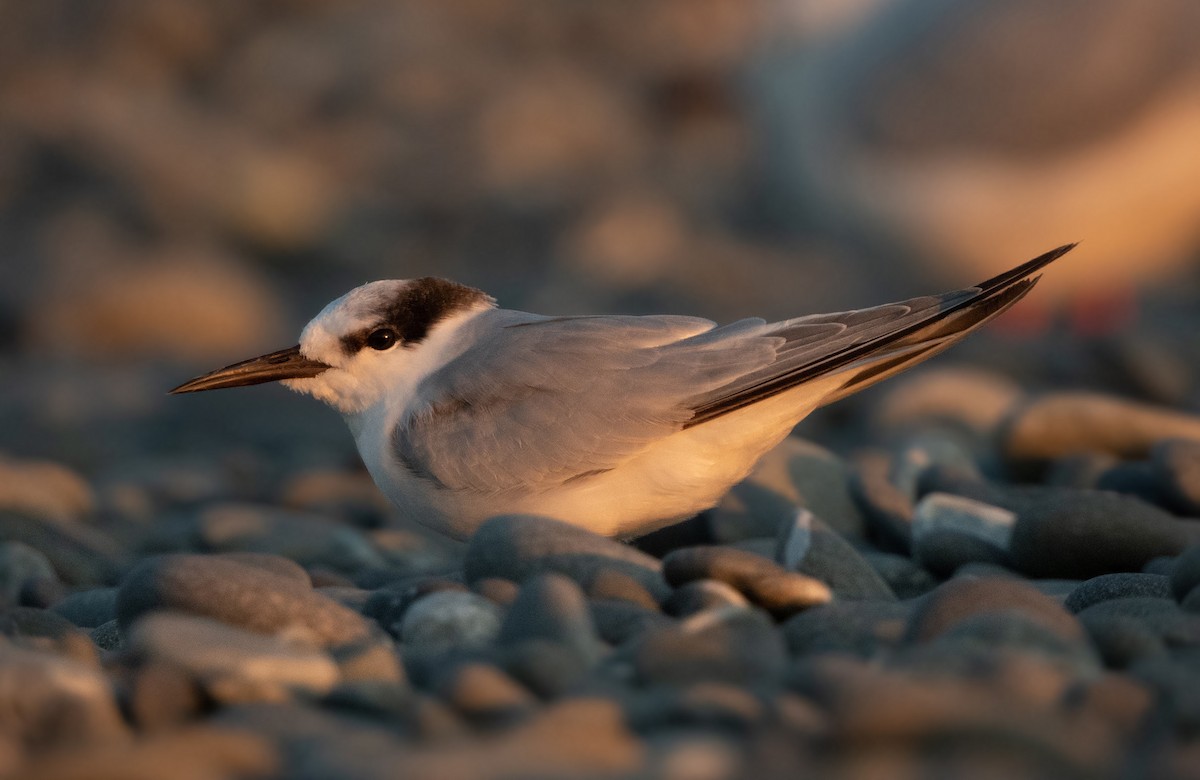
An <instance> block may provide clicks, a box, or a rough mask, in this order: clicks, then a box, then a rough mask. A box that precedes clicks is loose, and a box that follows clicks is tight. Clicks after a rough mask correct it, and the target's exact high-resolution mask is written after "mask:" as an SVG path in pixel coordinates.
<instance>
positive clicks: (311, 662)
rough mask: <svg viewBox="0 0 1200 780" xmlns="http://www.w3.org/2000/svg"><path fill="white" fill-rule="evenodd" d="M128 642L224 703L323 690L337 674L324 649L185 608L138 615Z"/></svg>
mask: <svg viewBox="0 0 1200 780" xmlns="http://www.w3.org/2000/svg"><path fill="white" fill-rule="evenodd" d="M128 647H129V650H130V652H132V653H134V654H136V655H137V656H138V657H141V658H145V659H147V660H149V661H154V662H158V663H166V664H171V665H174V666H177V667H179V668H181V669H184V670H186V671H187V672H189V673H190V674H192V675H193V676H194V677H195V678H196V679H197V680H198V681H199V683H200V685H201V686H202V687H203V688H204V690H205V692H206V693H207V694H208V695H209V696H211V697H212V698H213V699H215V700H216V701H218V702H222V703H241V702H253V701H272V702H276V701H285V700H287V699H288V698H290V697H291V696H293V695H295V694H296V693H300V692H303V693H306V694H313V695H319V694H322V693H326V692H328V691H329V690H330V689H332V688H333V686H334V685H335V684H336V683H337V681H338V677H339V675H338V667H337V664H335V663H334V662H333V659H332V658H331V657H330V656H329V654H328V653H326V652H324V651H323V650H320V649H318V648H315V647H311V646H307V645H297V644H295V643H292V642H287V641H285V640H283V639H280V638H278V637H273V636H264V635H262V634H257V633H253V632H251V631H246V630H244V629H241V628H237V627H234V626H230V625H227V624H225V623H221V622H219V621H216V620H213V619H211V618H207V617H199V616H196V615H188V614H182V613H174V612H156V613H153V614H149V615H145V616H144V617H141V618H139V619H138V620H137V621H136V622H135V623H134V624H133V625H132V626H131V627H130V628H129V643H128Z"/></svg>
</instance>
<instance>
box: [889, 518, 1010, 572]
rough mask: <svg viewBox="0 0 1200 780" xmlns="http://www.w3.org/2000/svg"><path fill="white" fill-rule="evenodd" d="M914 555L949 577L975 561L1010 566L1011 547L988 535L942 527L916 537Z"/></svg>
mask: <svg viewBox="0 0 1200 780" xmlns="http://www.w3.org/2000/svg"><path fill="white" fill-rule="evenodd" d="M913 557H914V558H915V559H916V560H917V562H918V563H919V564H920V565H921V566H922V567H923V568H925V569H926V570H928V571H929V572H932V573H933V574H934V575H935V576H937V577H941V578H943V579H945V578H948V577H950V576H951V575H952V574H954V573H955V572H957V571H959V570H961V569H962V567H963V566H966V565H968V564H974V563H982V564H991V565H996V566H1007V565H1008V564H1009V563H1010V560H1009V556H1008V551H1007V550H1005V549H1003V548H1001V547H997V546H996V545H994V544H992V543H991V542H988V541H987V540H986V539H980V538H979V537H978V536H976V535H974V534H970V533H966V532H964V531H955V530H952V529H949V528H939V529H937V530H934V531H928V532H926V533H923V534H921V535H920V536H919V537H917V538H916V539H915V540H914V541H913Z"/></svg>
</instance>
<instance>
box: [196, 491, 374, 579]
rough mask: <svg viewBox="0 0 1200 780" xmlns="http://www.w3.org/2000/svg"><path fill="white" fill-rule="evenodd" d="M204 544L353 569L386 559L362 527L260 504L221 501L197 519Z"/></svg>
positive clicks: (303, 563) (314, 564) (338, 569)
mask: <svg viewBox="0 0 1200 780" xmlns="http://www.w3.org/2000/svg"><path fill="white" fill-rule="evenodd" d="M196 522H197V529H196V530H197V534H198V536H199V540H200V543H201V544H202V545H203V547H204V549H207V550H212V551H216V552H227V551H238V552H254V553H269V554H273V555H277V556H280V557H283V558H287V559H290V560H292V561H295V562H296V563H298V564H300V565H301V566H328V567H329V568H331V569H333V570H334V571H345V572H354V571H357V570H358V569H360V568H365V567H372V566H383V565H384V558H383V556H382V555H380V554H379V553H378V552H377V551H376V550H375V548H374V547H373V546H372V545H371V543H370V541H369V540H368V539H367V538H366V537H365V536H363V535H362V533H360V532H359V531H358V530H357V529H355V528H352V527H349V526H346V525H342V524H339V523H335V522H330V521H329V520H326V519H324V518H322V517H320V516H317V515H312V514H307V513H303V512H295V511H289V510H285V509H278V508H275V507H271V506H261V505H256V504H233V503H230V504H216V505H213V506H209V507H206V508H205V509H203V510H202V511H201V512H200V514H199V516H198V518H197V521H196Z"/></svg>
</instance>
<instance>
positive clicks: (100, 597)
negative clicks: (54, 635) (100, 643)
mask: <svg viewBox="0 0 1200 780" xmlns="http://www.w3.org/2000/svg"><path fill="white" fill-rule="evenodd" d="M51 610H52V611H54V612H55V613H56V614H59V615H62V616H63V617H65V618H66V619H67V620H70V621H71V622H72V623H74V624H75V625H77V626H79V627H81V628H95V627H96V626H100V625H103V624H104V623H107V622H108V621H110V620H115V619H116V617H117V589H116V588H91V589H89V590H80V591H76V592H74V593H69V594H67V595H66V596H65V597H63V599H62V600H61V601H59V602H58V603H57V604H55V605H54V606H53V607H51Z"/></svg>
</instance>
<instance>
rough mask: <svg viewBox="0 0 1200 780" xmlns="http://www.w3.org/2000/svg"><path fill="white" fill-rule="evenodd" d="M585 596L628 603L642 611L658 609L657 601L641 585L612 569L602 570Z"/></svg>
mask: <svg viewBox="0 0 1200 780" xmlns="http://www.w3.org/2000/svg"><path fill="white" fill-rule="evenodd" d="M587 596H588V598H589V599H598V600H603V601H628V602H629V603H630V604H636V605H637V606H639V607H642V608H643V609H651V610H657V609H658V601H657V600H656V599H655V598H654V596H652V595H650V591H648V590H646V587H645V586H644V585H642V583H640V582H638V581H637V580H635V579H634V578H633V577H630V576H629V575H628V574H625V573H624V572H619V571H615V570H613V569H604V570H603V571H601V572H600V573H599V574H597V575H596V578H595V579H593V580H592V583H591V586H590V587H589V588H588V590H587Z"/></svg>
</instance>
